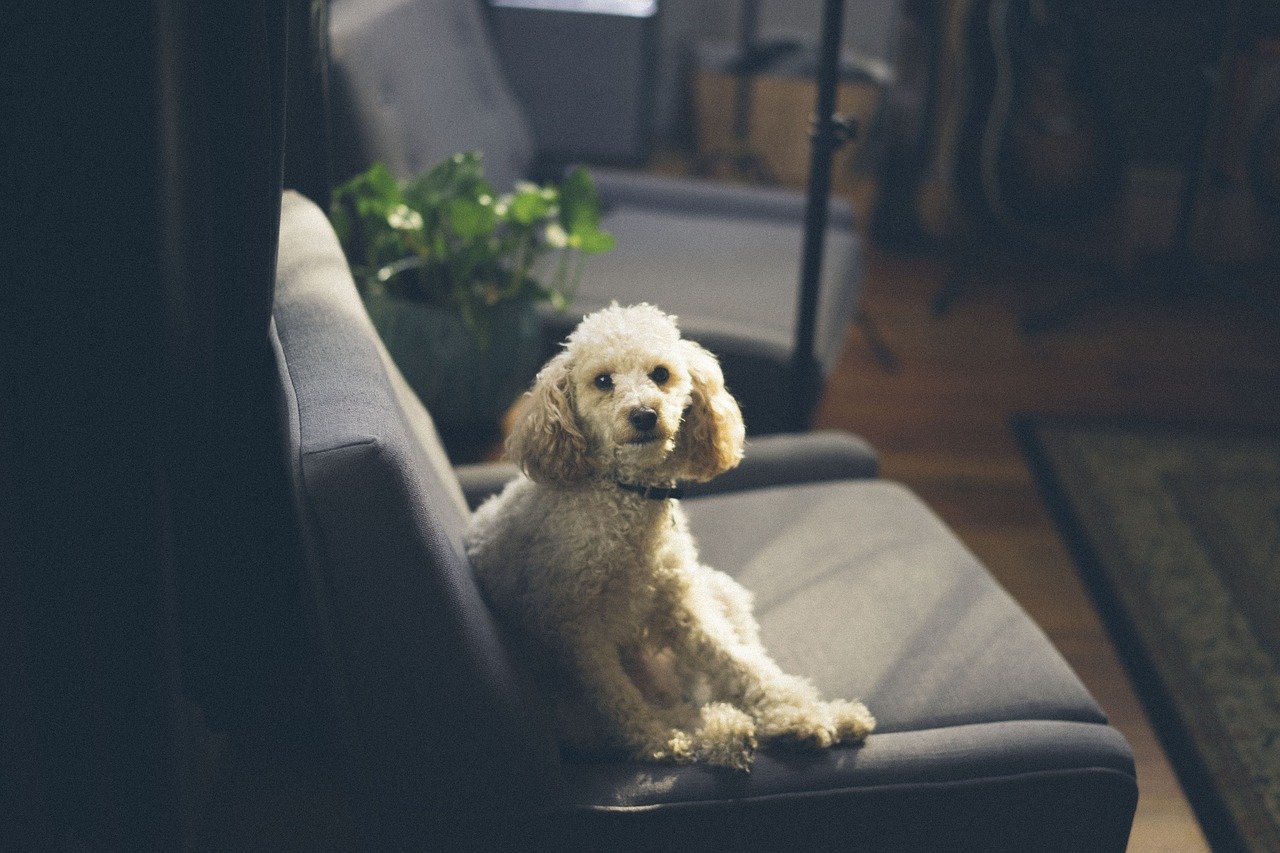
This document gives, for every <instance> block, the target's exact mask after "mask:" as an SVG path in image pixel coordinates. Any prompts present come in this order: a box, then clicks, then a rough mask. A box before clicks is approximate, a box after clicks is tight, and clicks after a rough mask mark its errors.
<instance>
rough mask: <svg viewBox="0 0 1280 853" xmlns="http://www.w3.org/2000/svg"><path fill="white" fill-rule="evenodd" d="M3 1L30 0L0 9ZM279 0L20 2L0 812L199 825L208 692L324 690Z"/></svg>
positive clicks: (217, 715)
mask: <svg viewBox="0 0 1280 853" xmlns="http://www.w3.org/2000/svg"><path fill="white" fill-rule="evenodd" d="M6 8H7V9H9V7H6ZM285 26H286V14H285V9H284V7H283V4H281V3H271V4H258V3H217V4H214V3H208V4H205V3H182V2H177V0H167V1H166V2H159V3H149V4H105V5H92V4H90V5H83V4H71V3H47V2H44V0H32V2H26V3H21V4H19V5H18V8H16V9H10V10H9V11H8V12H7V13H6V18H5V21H4V26H3V27H0V87H2V88H0V91H2V92H3V99H4V116H5V117H4V120H3V125H4V130H3V131H2V132H3V134H4V138H5V142H6V145H5V150H6V151H9V152H11V153H12V156H11V158H9V162H8V163H6V168H5V170H4V171H5V173H6V177H5V178H4V181H5V185H4V186H5V190H6V191H5V192H4V204H5V207H6V210H7V215H6V217H5V220H4V223H5V224H4V229H5V231H6V232H7V233H6V234H5V235H4V239H3V240H0V244H2V245H3V247H4V248H3V252H4V259H3V269H4V282H3V287H2V288H0V679H3V682H2V683H0V696H2V697H3V699H2V700H0V767H4V768H5V769H4V772H3V773H0V779H2V780H3V781H2V782H0V785H3V789H0V802H3V803H4V804H5V805H4V807H2V808H0V837H4V838H5V839H6V841H7V842H15V841H17V842H20V841H22V840H24V839H28V838H30V839H32V840H34V841H39V842H42V846H44V845H53V846H66V847H72V848H98V847H118V846H130V847H133V846H139V847H147V848H152V847H159V848H171V847H176V846H183V845H185V844H189V843H190V842H191V840H192V838H193V832H194V823H195V819H196V818H195V810H196V806H197V805H198V804H197V802H196V793H195V787H196V785H195V782H194V781H193V761H194V757H193V751H192V742H193V738H194V737H195V736H196V734H197V733H196V732H194V731H193V728H195V727H198V726H199V725H200V724H199V720H198V717H197V718H196V719H195V720H194V721H193V718H192V717H191V715H190V714H189V713H188V709H189V707H190V703H189V702H188V701H187V699H186V698H184V694H185V696H186V697H190V698H192V699H194V700H195V701H196V704H198V705H199V706H200V707H201V708H202V709H203V712H204V717H205V718H206V720H207V722H208V724H209V725H210V726H212V727H215V728H222V729H245V728H249V727H259V728H266V727H270V726H273V725H276V726H279V725H280V724H281V723H280V721H282V720H285V719H288V718H289V717H290V716H291V715H293V714H296V713H297V712H298V711H297V708H298V707H299V706H304V705H305V704H306V698H305V697H306V695H307V685H306V667H305V666H299V665H298V663H297V661H298V658H299V656H300V655H301V649H302V647H303V644H302V632H301V627H300V625H301V622H300V619H299V618H298V612H299V608H298V601H297V594H296V590H297V587H296V577H297V575H296V571H297V569H296V566H297V562H296V547H295V544H294V541H293V531H292V523H291V518H290V516H289V512H288V502H287V499H286V493H285V492H284V488H285V483H286V479H285V474H284V470H285V469H284V464H283V459H282V456H281V450H280V447H279V431H278V430H279V426H278V411H277V408H276V399H275V365H274V361H273V358H272V354H271V349H270V346H269V339H268V324H269V317H270V308H271V298H272V282H273V276H274V264H275V251H276V235H277V228H278V220H279V192H280V187H281V169H282V153H281V152H282V147H283V118H284V94H283V93H284V82H285V74H286V51H285V42H286V40H285Z"/></svg>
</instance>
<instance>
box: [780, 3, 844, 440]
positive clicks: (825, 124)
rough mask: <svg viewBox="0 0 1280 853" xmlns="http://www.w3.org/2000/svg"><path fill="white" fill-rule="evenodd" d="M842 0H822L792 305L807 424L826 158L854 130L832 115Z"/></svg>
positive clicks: (796, 377) (796, 372)
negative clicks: (801, 245)
mask: <svg viewBox="0 0 1280 853" xmlns="http://www.w3.org/2000/svg"><path fill="white" fill-rule="evenodd" d="M843 21H844V0H824V2H823V10H822V44H821V47H820V53H819V56H818V81H817V82H818V97H817V108H816V110H815V113H814V123H813V133H812V140H813V141H812V148H811V154H810V160H809V194H808V199H807V204H806V207H805V214H804V256H803V258H802V260H801V264H800V302H799V306H798V308H797V322H796V338H795V348H794V350H793V351H792V354H791V358H792V365H791V368H792V381H793V382H795V383H796V385H795V386H794V390H795V391H796V393H798V394H800V395H802V396H801V398H800V400H799V402H800V403H801V405H800V406H798V407H797V409H798V414H801V416H802V417H803V418H804V421H805V422H804V423H802V424H798V425H797V426H799V427H801V428H805V427H807V426H808V419H809V416H810V415H811V414H812V411H813V406H814V405H815V404H816V403H817V400H818V394H819V393H820V391H821V384H822V380H821V373H822V371H821V369H820V368H819V366H818V360H817V358H816V357H815V355H814V352H813V343H814V329H815V325H816V317H817V312H818V286H819V279H820V277H821V275H822V251H823V242H824V240H825V238H826V234H827V206H828V202H829V201H830V198H831V159H832V155H833V154H834V153H835V151H836V149H837V148H839V147H840V146H841V145H843V144H844V143H845V142H848V141H849V139H851V138H852V137H853V134H854V133H855V130H856V128H855V126H854V124H853V122H852V121H850V120H848V119H843V118H841V117H839V116H837V115H836V113H835V108H836V85H837V83H838V82H839V77H840V37H841V34H842V32H843Z"/></svg>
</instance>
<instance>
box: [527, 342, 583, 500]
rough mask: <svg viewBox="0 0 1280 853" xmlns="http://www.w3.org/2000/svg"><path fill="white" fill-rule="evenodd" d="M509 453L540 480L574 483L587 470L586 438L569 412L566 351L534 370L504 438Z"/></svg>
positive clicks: (571, 401) (573, 414) (581, 477)
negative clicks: (533, 377)
mask: <svg viewBox="0 0 1280 853" xmlns="http://www.w3.org/2000/svg"><path fill="white" fill-rule="evenodd" d="M507 455H508V456H509V457H510V458H511V459H512V461H514V462H515V463H516V464H517V465H519V466H520V468H521V469H522V470H523V471H524V472H525V474H527V475H528V476H529V479H531V480H534V481H535V482H538V483H572V482H575V481H579V480H583V479H585V478H586V477H588V476H589V475H590V473H591V467H590V465H589V463H588V461H587V459H588V457H587V440H586V438H585V437H584V436H583V435H582V430H581V429H580V428H579V427H578V418H577V415H576V414H575V413H574V410H573V386H572V383H571V382H570V376H569V354H568V353H567V352H562V353H560V354H559V355H557V356H556V357H555V358H553V359H551V361H549V362H547V364H546V366H544V367H543V368H542V370H540V371H539V372H538V378H537V379H535V380H534V382H533V388H532V389H530V390H529V392H528V393H527V394H525V395H524V400H523V401H522V402H521V406H520V411H519V412H518V413H517V414H516V419H515V425H514V427H513V428H512V430H511V435H510V436H508V437H507Z"/></svg>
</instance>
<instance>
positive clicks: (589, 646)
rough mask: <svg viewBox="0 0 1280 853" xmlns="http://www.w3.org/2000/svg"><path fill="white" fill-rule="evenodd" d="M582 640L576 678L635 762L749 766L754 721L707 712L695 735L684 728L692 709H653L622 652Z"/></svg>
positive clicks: (576, 656) (608, 643)
mask: <svg viewBox="0 0 1280 853" xmlns="http://www.w3.org/2000/svg"><path fill="white" fill-rule="evenodd" d="M580 639H582V642H580V643H578V644H576V647H575V649H574V650H573V652H572V653H571V656H572V659H573V665H574V668H575V672H576V675H577V677H578V678H579V679H580V681H581V683H582V686H583V688H584V690H585V693H586V694H587V696H589V697H590V699H591V700H592V701H593V703H594V704H595V706H596V709H597V710H598V711H599V712H600V713H601V714H602V715H603V716H604V718H605V719H606V720H608V721H609V723H610V724H611V725H612V727H613V729H614V731H615V732H617V734H618V736H619V737H620V738H621V740H622V741H623V743H624V744H625V745H626V747H627V748H628V750H629V751H630V752H631V754H632V756H633V757H635V758H637V759H640V760H645V761H672V762H675V763H677V764H684V763H688V762H692V761H705V762H707V763H710V764H717V765H721V766H725V767H734V768H738V769H745V768H746V766H747V765H748V764H749V763H750V758H751V754H752V751H753V750H754V747H755V740H754V728H755V726H754V723H753V722H752V721H751V718H750V717H749V716H747V715H745V714H741V713H740V712H737V713H734V711H735V709H732V708H727V709H714V708H713V709H710V710H708V708H704V709H701V716H700V717H698V718H697V719H696V721H693V722H694V725H693V727H692V728H693V730H692V731H689V730H688V729H685V728H681V727H680V725H679V724H680V723H686V722H688V721H689V720H688V718H689V717H691V716H692V714H691V713H690V712H691V711H692V709H691V708H690V707H688V706H683V705H681V706H677V707H674V708H670V709H660V708H657V707H655V706H653V705H652V704H650V703H649V702H647V701H646V700H645V698H644V696H643V694H642V693H641V691H640V690H639V688H638V687H637V686H636V684H635V682H634V681H632V679H631V677H630V676H629V675H628V674H627V672H626V668H625V667H624V665H623V661H622V657H621V655H620V654H619V652H618V649H617V646H615V645H614V644H613V643H612V642H611V641H610V640H609V639H607V638H605V637H599V638H594V639H593V638H582V637H580ZM708 707H710V706H708Z"/></svg>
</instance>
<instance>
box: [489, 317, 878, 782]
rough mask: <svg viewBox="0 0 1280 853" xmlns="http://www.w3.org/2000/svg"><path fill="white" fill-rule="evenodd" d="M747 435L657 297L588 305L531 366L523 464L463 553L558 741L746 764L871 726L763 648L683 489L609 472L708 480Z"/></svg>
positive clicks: (718, 381) (517, 441)
mask: <svg viewBox="0 0 1280 853" xmlns="http://www.w3.org/2000/svg"><path fill="white" fill-rule="evenodd" d="M647 412H651V413H652V415H649V414H646V413H647ZM650 421H651V422H652V426H651V428H646V427H649V422H650ZM742 445H743V425H742V416H741V413H740V412H739V410H738V405H737V402H736V401H734V399H733V397H732V396H730V395H729V393H728V392H727V391H726V390H725V387H724V378H723V376H722V374H721V372H720V366H719V364H718V363H717V362H716V359H715V357H714V356H712V355H711V354H710V353H708V352H707V351H706V350H704V349H703V348H702V347H700V346H698V345H697V344H695V343H693V342H691V341H686V340H681V338H680V332H679V329H678V328H677V326H676V323H675V318H674V317H670V316H668V315H666V314H664V313H663V312H661V311H660V310H658V309H657V308H654V307H653V306H651V305H643V304H642V305H635V306H632V307H629V308H620V307H618V306H617V305H616V304H615V305H613V306H611V307H609V308H606V309H604V310H601V311H598V312H596V313H594V314H591V315H590V316H588V317H586V318H584V319H583V321H582V323H581V324H580V325H579V326H578V328H577V329H576V330H575V331H574V332H573V334H571V335H570V336H569V338H568V342H567V344H566V345H565V349H564V351H563V352H561V353H560V354H559V355H557V356H556V357H555V358H553V359H551V361H549V362H548V363H547V365H546V366H545V367H544V368H543V369H542V371H541V372H540V373H539V374H538V378H537V379H536V380H535V382H534V385H533V389H532V390H531V391H530V392H529V393H528V394H527V395H526V400H525V403H524V406H523V407H522V409H521V412H520V414H519V415H518V416H517V419H516V424H515V428H514V430H513V432H512V435H511V437H510V439H509V440H508V444H507V449H508V452H509V453H510V455H511V456H512V458H514V459H515V460H516V461H517V462H519V463H520V465H521V468H522V469H523V471H524V472H525V475H524V476H521V477H519V478H517V479H516V480H514V481H512V482H511V483H509V484H508V485H507V487H506V488H505V489H504V490H503V491H502V493H501V494H499V495H496V496H495V497H493V498H491V499H490V500H488V501H487V502H485V503H484V504H483V505H482V506H481V507H480V508H479V509H478V510H477V511H476V513H475V515H474V517H473V518H472V521H471V526H470V528H469V530H468V533H467V553H468V555H469V556H470V558H471V563H472V566H473V567H474V570H475V573H476V577H477V578H478V579H479V581H480V584H481V587H482V588H483V590H484V592H485V594H486V596H487V598H488V599H489V601H490V603H491V604H492V606H493V607H494V609H495V610H496V612H497V613H498V614H499V616H500V618H502V619H503V620H504V622H505V623H506V624H507V625H508V626H509V627H510V628H511V629H512V630H515V631H518V632H519V633H520V635H522V638H523V641H524V645H525V646H527V647H528V648H529V649H533V650H534V651H533V652H531V653H530V660H531V663H532V664H533V665H534V670H535V672H536V673H538V674H539V675H541V676H542V678H543V680H544V681H545V683H546V684H547V686H548V687H549V688H550V689H551V690H552V692H553V694H554V695H555V697H556V701H557V715H558V722H559V729H560V732H559V733H560V736H561V739H562V741H563V742H564V743H565V744H566V745H568V746H570V747H572V748H577V749H579V750H585V751H590V752H598V751H602V750H608V751H613V750H619V749H620V750H623V751H625V752H626V753H628V754H629V755H631V756H632V757H634V758H637V759H642V760H650V761H676V762H689V761H706V762H708V763H711V764H716V765H722V766H726V767H734V768H739V769H743V770H745V769H748V768H749V767H750V763H751V759H752V757H753V755H754V751H755V748H756V746H757V745H758V744H759V743H762V742H765V743H767V742H785V743H790V744H793V745H797V746H802V747H809V748H821V747H828V746H831V745H832V744H835V743H840V742H851V741H860V740H862V739H863V738H865V737H866V735H867V734H868V732H870V731H871V729H872V727H873V726H874V725H875V720H874V719H873V718H872V717H871V715H870V714H869V713H868V712H867V709H866V708H865V707H864V706H863V705H861V704H860V703H857V702H849V701H843V700H839V701H833V702H827V701H823V700H821V699H820V698H819V696H818V693H817V691H816V690H815V688H814V687H813V685H812V684H810V683H809V682H808V681H806V680H805V679H803V678H798V677H796V676H792V675H788V674H786V673H784V672H783V671H782V670H781V669H780V668H779V667H778V665H777V664H776V663H774V661H773V660H772V659H771V658H770V657H769V655H768V653H767V652H766V651H765V649H764V647H763V646H762V645H761V643H760V631H759V626H758V625H757V624H756V621H755V618H754V617H753V616H752V613H751V594H750V593H749V592H748V591H747V590H746V589H744V588H743V587H742V586H741V585H739V584H738V583H737V582H736V581H734V580H733V579H732V578H730V577H729V576H728V575H726V574H724V573H722V572H719V571H716V570H715V569H712V568H709V567H707V566H704V565H702V564H701V563H700V562H699V561H698V551H697V547H696V545H695V544H694V541H693V537H692V536H690V534H689V525H688V520H687V519H686V517H685V514H684V511H683V510H682V509H681V507H680V504H679V502H678V501H677V500H674V499H666V500H654V499H652V498H646V497H644V496H642V495H640V494H636V493H635V492H633V491H628V490H625V489H624V488H622V487H620V486H619V485H618V482H619V481H622V482H627V483H634V484H640V485H652V486H670V485H673V484H674V483H675V481H677V480H682V479H683V480H697V481H704V480H709V479H711V478H712V477H714V476H716V475H717V474H719V473H722V472H723V471H726V470H728V469H729V468H732V467H734V466H735V465H737V464H738V462H739V461H740V460H741V458H742Z"/></svg>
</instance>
